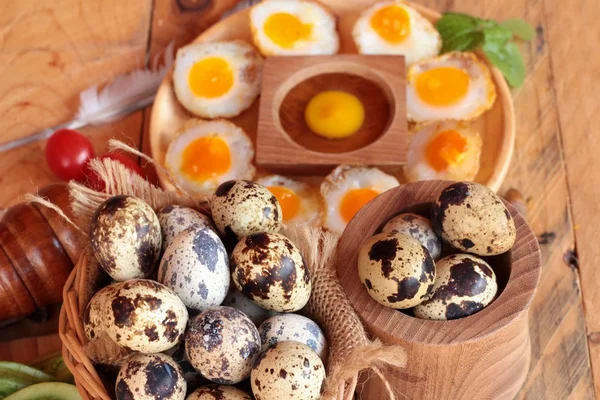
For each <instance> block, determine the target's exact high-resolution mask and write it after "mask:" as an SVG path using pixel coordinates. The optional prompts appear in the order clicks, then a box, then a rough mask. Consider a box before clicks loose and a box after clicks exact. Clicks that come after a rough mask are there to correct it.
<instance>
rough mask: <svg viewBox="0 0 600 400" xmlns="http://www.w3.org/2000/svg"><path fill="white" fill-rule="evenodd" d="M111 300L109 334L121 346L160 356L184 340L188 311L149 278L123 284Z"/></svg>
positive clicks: (170, 293) (107, 318)
mask: <svg viewBox="0 0 600 400" xmlns="http://www.w3.org/2000/svg"><path fill="white" fill-rule="evenodd" d="M109 301H110V306H109V307H107V308H108V309H107V313H106V315H105V318H106V321H105V322H104V323H105V324H106V325H105V326H106V333H107V334H108V336H109V337H110V338H111V339H112V340H113V341H114V342H115V343H117V344H119V345H120V346H122V347H125V348H127V349H129V350H133V351H139V352H141V353H158V352H161V351H165V350H167V349H170V348H171V347H173V346H175V345H176V344H177V343H179V342H180V341H181V340H182V338H183V334H184V331H185V327H186V324H187V321H188V312H187V309H186V308H185V305H184V304H183V302H182V301H181V300H180V299H179V297H177V295H176V294H175V293H173V291H172V290H171V289H169V288H168V287H166V286H164V285H161V284H160V283H158V282H154V281H151V280H148V279H132V280H129V281H126V282H122V283H121V284H120V286H119V288H118V289H117V290H116V291H115V292H114V293H113V294H112V296H111V298H110V299H109Z"/></svg>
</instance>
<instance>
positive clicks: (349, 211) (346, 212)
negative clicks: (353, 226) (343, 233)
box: [340, 188, 379, 223]
mask: <svg viewBox="0 0 600 400" xmlns="http://www.w3.org/2000/svg"><path fill="white" fill-rule="evenodd" d="M378 194H379V192H376V191H375V190H373V189H370V188H361V189H352V190H350V191H348V192H346V194H345V195H344V197H343V198H342V201H341V203H340V214H341V215H342V218H343V220H344V222H346V223H348V222H350V220H351V219H352V218H353V217H354V215H356V213H357V212H358V210H360V209H361V208H362V207H363V206H364V205H365V204H367V203H368V202H369V201H371V200H373V199H374V198H375V197H377V195H378Z"/></svg>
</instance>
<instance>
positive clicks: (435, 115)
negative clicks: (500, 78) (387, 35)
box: [406, 52, 496, 122]
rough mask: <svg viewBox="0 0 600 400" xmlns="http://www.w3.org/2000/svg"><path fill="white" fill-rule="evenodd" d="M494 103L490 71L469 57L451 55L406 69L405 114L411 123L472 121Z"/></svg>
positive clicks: (428, 60) (494, 97) (494, 94)
mask: <svg viewBox="0 0 600 400" xmlns="http://www.w3.org/2000/svg"><path fill="white" fill-rule="evenodd" d="M495 99H496V86H495V85H494V82H493V80H492V77H491V73H490V70H489V68H488V66H487V65H486V64H485V63H484V62H483V61H480V60H479V59H478V58H477V56H476V55H475V54H473V53H461V52H451V53H447V54H444V55H441V56H439V57H436V58H431V59H426V60H422V61H419V62H417V63H415V64H413V65H412V66H411V67H410V68H409V69H408V79H407V85H406V111H407V115H408V119H409V120H411V121H415V122H427V121H440V120H446V119H454V120H472V119H475V118H477V117H479V116H480V115H481V114H483V113H484V112H485V111H487V110H489V109H490V108H491V107H492V105H493V104H494V101H495Z"/></svg>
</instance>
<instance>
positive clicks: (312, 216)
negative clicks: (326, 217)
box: [256, 175, 323, 226]
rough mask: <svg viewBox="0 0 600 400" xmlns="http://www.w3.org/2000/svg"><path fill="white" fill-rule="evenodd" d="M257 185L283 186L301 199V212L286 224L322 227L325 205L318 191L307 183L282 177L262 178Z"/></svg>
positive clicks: (270, 176)
mask: <svg viewBox="0 0 600 400" xmlns="http://www.w3.org/2000/svg"><path fill="white" fill-rule="evenodd" d="M256 183H258V184H260V185H263V186H265V187H269V186H281V187H284V188H287V189H289V190H291V191H292V192H294V193H295V194H296V195H297V196H298V198H299V199H300V210H299V211H298V214H297V215H296V216H294V218H292V219H291V220H288V221H285V223H286V224H293V225H311V226H320V224H321V218H322V214H323V205H322V201H321V198H320V197H319V193H318V192H317V190H316V189H315V188H314V187H312V186H311V185H309V184H308V183H305V182H300V181H297V180H295V179H290V178H287V177H285V176H281V175H269V176H265V177H262V178H260V179H258V180H257V181H256Z"/></svg>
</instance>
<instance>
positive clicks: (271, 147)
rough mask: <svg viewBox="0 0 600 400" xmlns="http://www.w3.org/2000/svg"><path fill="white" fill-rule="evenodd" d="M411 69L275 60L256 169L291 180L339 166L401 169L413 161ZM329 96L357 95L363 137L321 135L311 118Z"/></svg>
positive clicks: (352, 58)
mask: <svg viewBox="0 0 600 400" xmlns="http://www.w3.org/2000/svg"><path fill="white" fill-rule="evenodd" d="M405 76H406V74H405V65H404V57H402V56H366V55H356V54H342V55H334V56H288V57H269V58H267V60H266V62H265V66H264V70H263V83H262V92H261V99H260V108H259V119H258V136H257V145H256V162H257V164H258V165H260V166H264V167H267V168H270V169H274V170H279V171H282V172H287V173H300V174H313V173H324V172H327V171H328V170H330V169H331V168H333V167H335V166H336V165H338V164H368V165H373V166H378V167H382V168H384V169H388V170H390V169H391V170H393V169H396V168H397V167H399V166H401V165H403V164H404V163H405V162H406V153H407V147H408V141H407V130H408V128H407V122H406V91H405ZM324 90H342V91H345V92H349V93H351V94H354V95H355V96H357V97H358V98H359V99H360V100H361V102H362V104H363V107H364V108H365V121H364V123H363V125H362V127H361V128H360V129H359V131H358V132H356V133H355V134H353V135H352V136H350V137H348V138H344V139H334V140H331V139H327V138H323V137H321V136H318V135H316V134H315V133H313V132H312V131H311V130H310V128H309V127H308V125H307V124H306V122H305V119H304V110H305V108H306V105H307V104H308V102H309V101H310V99H311V98H312V97H313V96H314V95H316V94H318V93H320V92H321V91H324Z"/></svg>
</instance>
